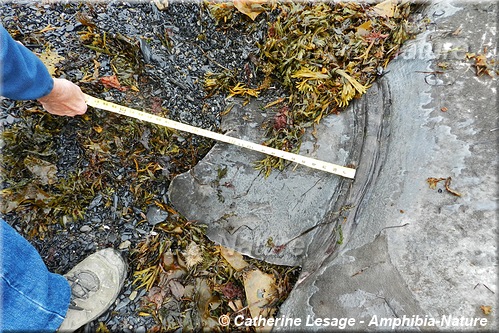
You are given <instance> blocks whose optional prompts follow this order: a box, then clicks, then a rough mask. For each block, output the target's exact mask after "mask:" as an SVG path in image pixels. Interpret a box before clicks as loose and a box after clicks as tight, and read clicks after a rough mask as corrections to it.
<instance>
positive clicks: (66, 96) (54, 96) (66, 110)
mask: <svg viewBox="0 0 499 333" xmlns="http://www.w3.org/2000/svg"><path fill="white" fill-rule="evenodd" d="M53 80H54V88H52V91H51V92H50V93H49V94H48V95H46V96H43V97H41V98H39V99H38V101H39V102H40V103H42V106H43V108H44V109H45V110H47V112H49V113H52V114H55V115H58V116H69V117H73V116H76V115H81V114H84V113H85V112H87V104H86V103H85V98H84V96H83V92H82V91H81V89H80V87H78V86H77V85H76V84H74V83H72V82H70V81H68V80H66V79H53Z"/></svg>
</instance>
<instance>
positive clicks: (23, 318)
mask: <svg viewBox="0 0 499 333" xmlns="http://www.w3.org/2000/svg"><path fill="white" fill-rule="evenodd" d="M0 236H1V238H0V254H1V255H0V268H1V270H0V316H1V318H0V332H30V331H31V332H55V331H56V330H57V328H59V326H60V325H61V323H62V321H63V320H64V317H65V315H66V311H67V310H68V307H69V301H70V296H71V288H70V286H69V283H68V281H67V280H66V279H65V278H64V277H63V276H62V275H58V274H54V273H50V272H49V271H48V270H47V266H45V263H44V262H43V260H42V258H41V257H40V254H39V253H38V252H37V251H36V249H35V248H34V247H33V246H32V245H31V244H30V243H29V242H28V241H27V240H26V239H24V238H23V237H22V236H21V235H20V234H18V233H17V232H16V231H15V230H14V229H13V228H12V227H11V226H10V225H9V224H7V223H6V222H5V221H4V220H2V219H0Z"/></svg>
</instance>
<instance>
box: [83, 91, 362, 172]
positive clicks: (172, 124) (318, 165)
mask: <svg viewBox="0 0 499 333" xmlns="http://www.w3.org/2000/svg"><path fill="white" fill-rule="evenodd" d="M84 95H85V101H86V103H87V104H88V105H89V106H92V107H94V108H99V109H102V110H106V111H110V112H114V113H117V114H121V115H124V116H128V117H132V118H135V119H138V120H143V121H147V122H150V123H153V124H156V125H161V126H166V127H169V128H173V129H176V130H179V131H182V132H188V133H191V134H196V135H199V136H203V137H206V138H209V139H213V140H216V141H221V142H225V143H228V144H232V145H236V146H239V147H242V148H246V149H250V150H254V151H257V152H260V153H263V154H266V155H271V156H275V157H279V158H282V159H285V160H288V161H291V162H295V163H298V164H301V165H305V166H308V167H310V168H313V169H317V170H322V171H326V172H329V173H333V174H336V175H340V176H343V177H346V178H350V179H353V178H354V177H355V169H352V168H347V167H344V166H340V165H336V164H333V163H329V162H325V161H320V160H317V159H314V158H311V157H307V156H302V155H298V154H293V153H290V152H287V151H282V150H279V149H275V148H272V147H267V146H264V145H261V144H257V143H254V142H250V141H245V140H241V139H238V138H234V137H231V136H228V135H224V134H220V133H216V132H212V131H209V130H206V129H203V128H199V127H194V126H191V125H187V124H183V123H179V122H177V121H174V120H170V119H167V118H163V117H159V116H156V115H153V114H150V113H147V112H143V111H139V110H136V109H132V108H129V107H126V106H122V105H118V104H115V103H111V102H108V101H104V100H102V99H98V98H95V97H92V96H90V95H87V94H84Z"/></svg>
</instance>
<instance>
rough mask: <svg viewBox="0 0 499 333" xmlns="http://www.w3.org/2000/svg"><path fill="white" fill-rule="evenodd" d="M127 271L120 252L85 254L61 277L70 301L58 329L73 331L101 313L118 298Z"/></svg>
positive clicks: (107, 251) (111, 250)
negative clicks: (66, 287)
mask: <svg viewBox="0 0 499 333" xmlns="http://www.w3.org/2000/svg"><path fill="white" fill-rule="evenodd" d="M126 273H127V267H126V263H125V261H124V260H123V258H122V257H121V255H120V253H119V252H118V251H116V250H113V249H104V250H100V251H97V252H96V253H94V254H92V255H90V256H88V257H87V258H85V259H84V260H83V261H82V262H80V263H79V264H78V265H76V266H75V267H73V269H72V270H70V271H69V272H68V273H67V274H65V275H64V277H65V278H66V279H67V280H68V281H69V284H70V286H71V304H70V305H69V309H68V312H67V313H66V318H65V319H64V321H63V322H62V324H61V326H60V327H59V330H58V331H59V332H73V331H75V330H77V329H78V328H80V327H82V326H83V325H85V324H87V323H89V322H91V321H92V320H94V319H96V318H98V317H99V316H100V315H102V314H103V313H104V312H105V311H106V310H107V309H108V308H109V307H110V306H111V304H113V302H114V301H115V300H116V298H117V297H118V294H119V292H120V290H121V288H122V287H123V282H124V281H125V277H126Z"/></svg>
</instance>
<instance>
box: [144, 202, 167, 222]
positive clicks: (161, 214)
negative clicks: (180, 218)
mask: <svg viewBox="0 0 499 333" xmlns="http://www.w3.org/2000/svg"><path fill="white" fill-rule="evenodd" d="M146 217H147V222H148V223H149V224H150V225H156V224H158V223H161V222H164V221H165V220H166V219H167V218H168V212H166V211H164V210H162V209H161V208H159V207H157V206H150V207H149V209H148V210H147V215H146Z"/></svg>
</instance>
